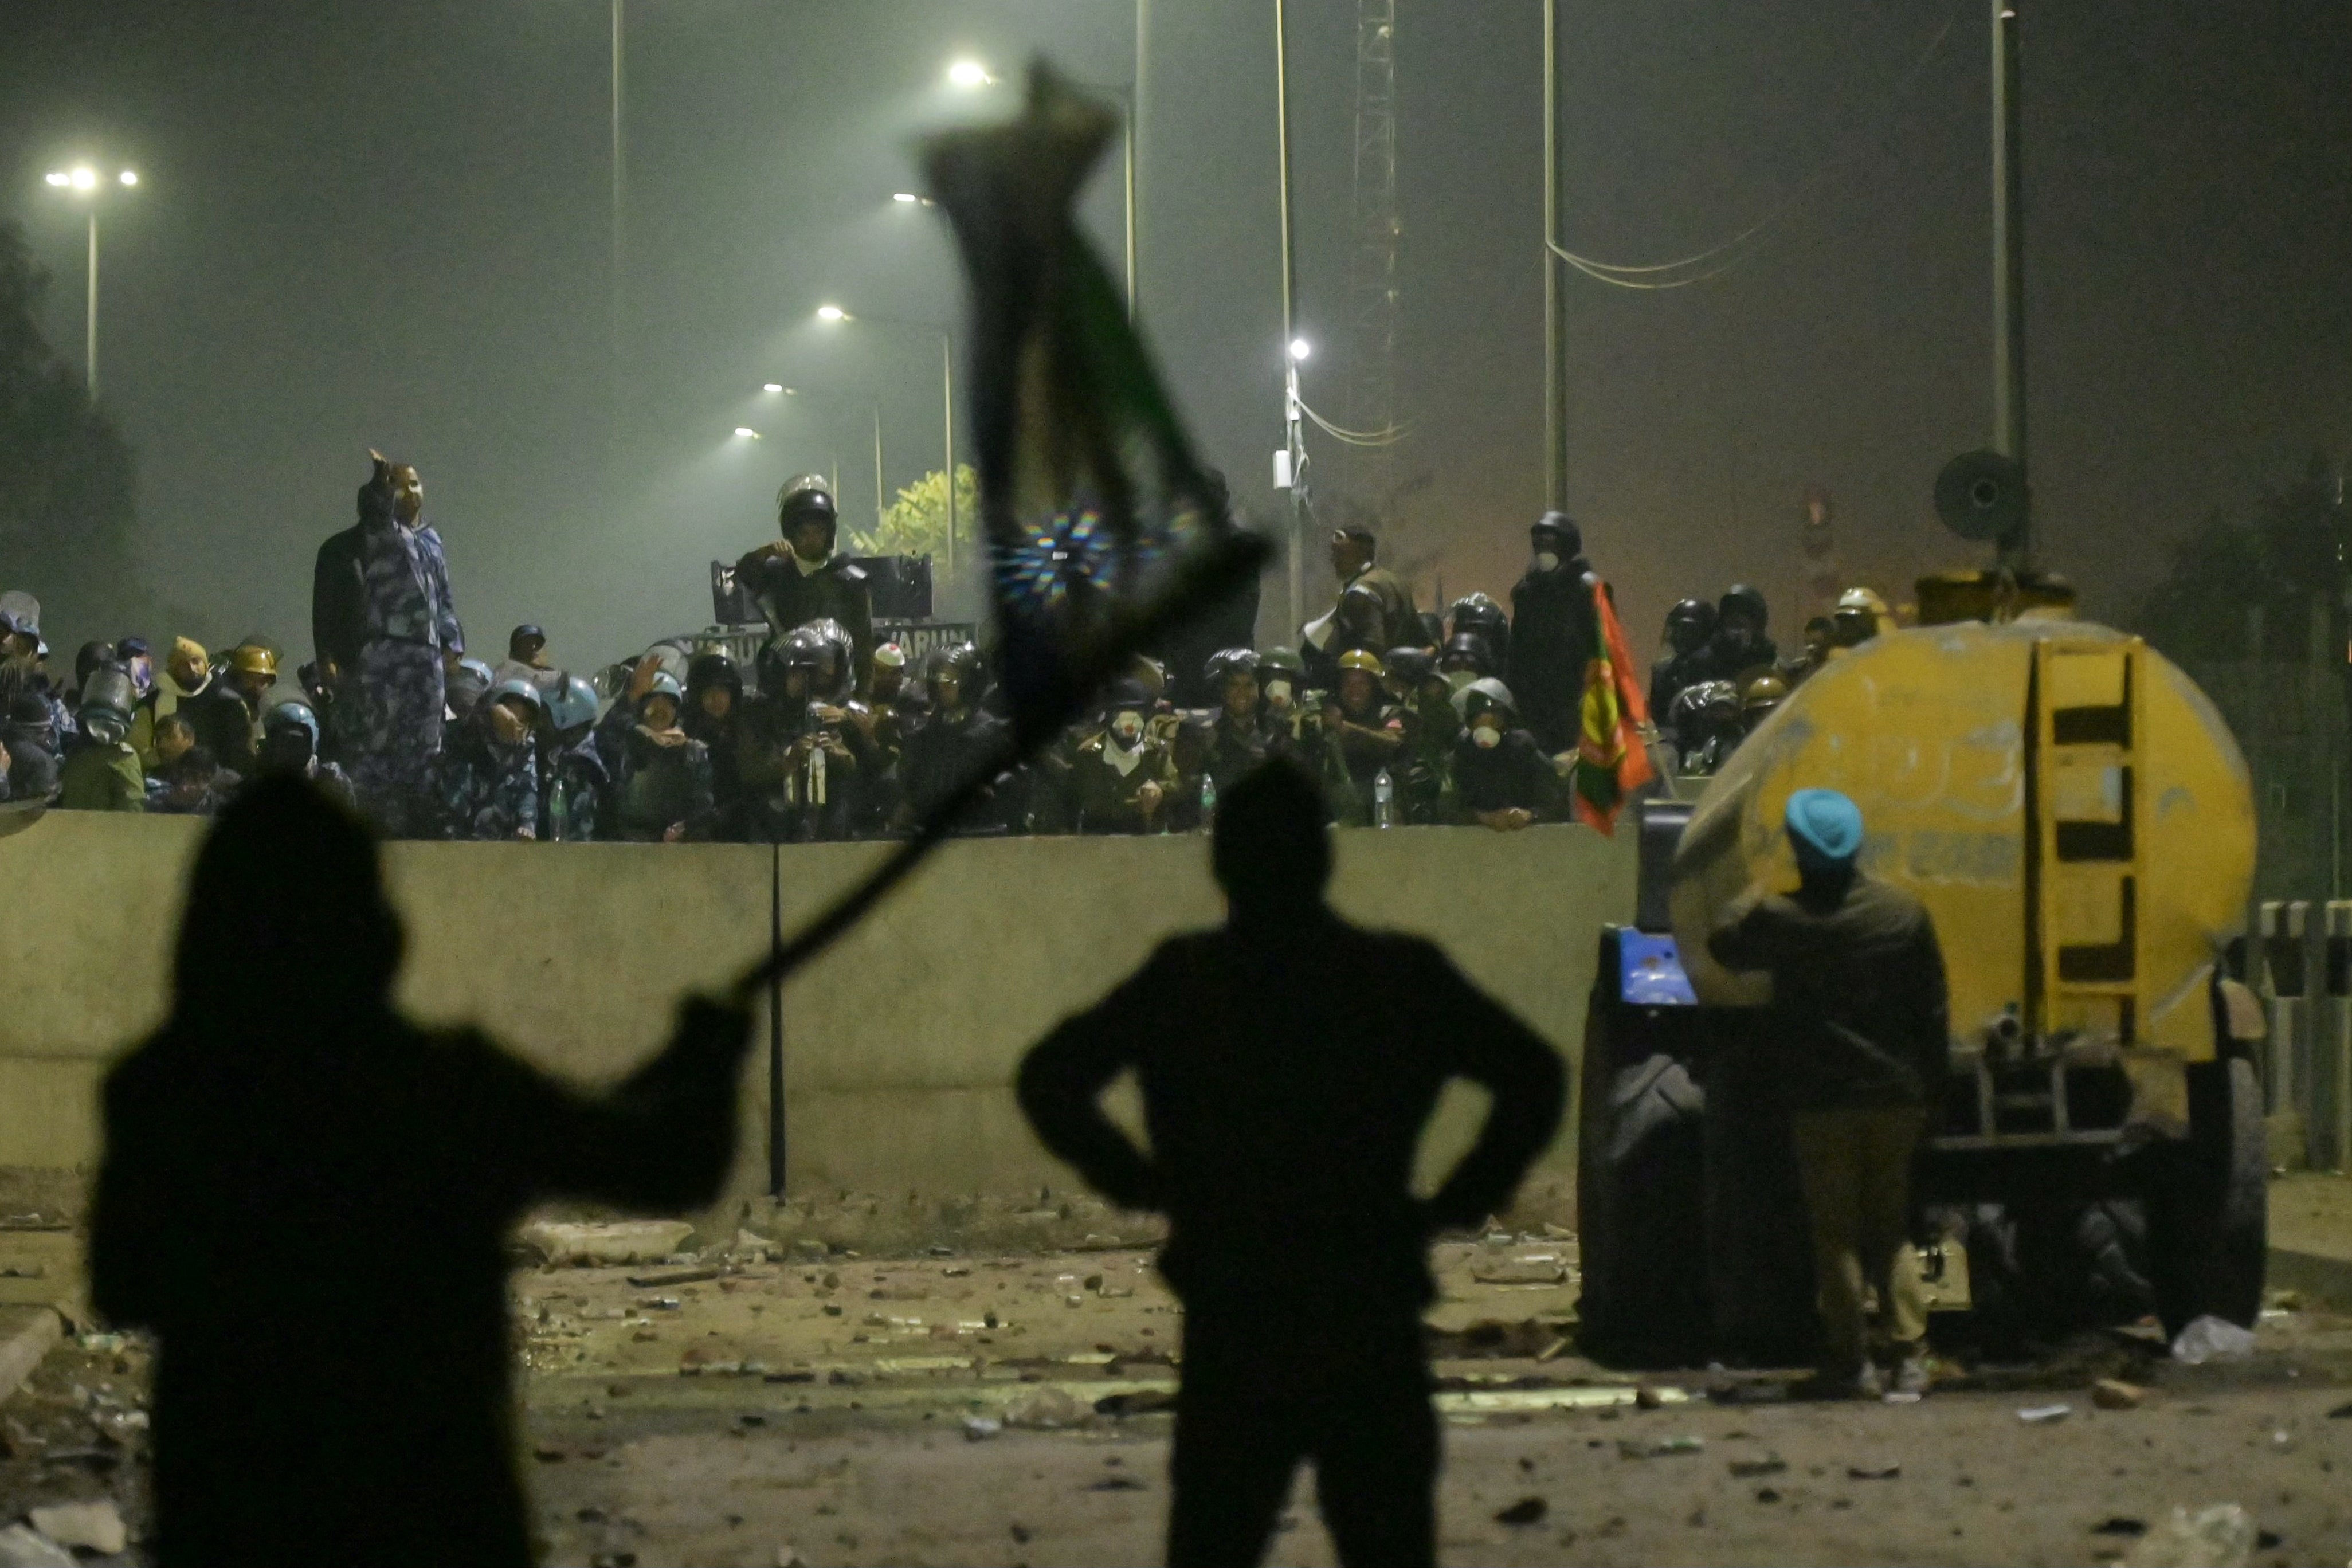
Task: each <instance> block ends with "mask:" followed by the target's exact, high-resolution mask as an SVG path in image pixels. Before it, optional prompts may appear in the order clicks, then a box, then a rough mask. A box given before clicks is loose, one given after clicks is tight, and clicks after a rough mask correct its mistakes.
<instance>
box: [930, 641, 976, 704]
mask: <svg viewBox="0 0 2352 1568" xmlns="http://www.w3.org/2000/svg"><path fill="white" fill-rule="evenodd" d="M923 685H924V688H925V689H927V690H928V691H929V693H930V698H931V701H932V703H933V705H935V706H936V707H937V708H938V709H939V710H940V712H942V713H946V714H950V715H954V714H960V713H964V712H968V711H970V710H972V709H975V708H978V707H979V706H980V700H981V698H982V696H984V695H985V694H986V692H987V689H988V664H987V661H986V660H985V659H983V658H981V656H980V649H978V648H977V647H973V646H972V645H971V644H970V643H968V642H963V643H958V644H956V645H955V646H954V647H948V648H941V649H940V651H939V652H938V653H937V654H935V655H934V656H933V657H932V658H931V665H930V668H929V670H927V671H926V672H925V673H924V676H923ZM950 692H952V693H953V697H952V700H950V695H949V693H950Z"/></svg>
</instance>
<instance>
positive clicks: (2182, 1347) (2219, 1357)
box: [2172, 1312, 2254, 1366]
mask: <svg viewBox="0 0 2352 1568" xmlns="http://www.w3.org/2000/svg"><path fill="white" fill-rule="evenodd" d="M2253 1353H2254V1331H2253V1330H2252V1329H2242V1328H2240V1327H2239V1326H2238V1325H2237V1324H2235V1323H2233V1322H2231V1321H2229V1320H2227V1319H2226V1318H2217V1317H2214V1316H2213V1315H2212V1314H2210V1312H2209V1313H2207V1314H2206V1315H2205V1316H2204V1317H2201V1318H2196V1319H2192V1320H2191V1321H2189V1326H2188V1327H2187V1328H2185V1329H2183V1330H2181V1331H2180V1334H2179V1338H2177V1339H2175V1340H2174V1341H2173V1342H2172V1359H2173V1360H2175V1361H2177V1362H2179V1363H2180V1364H2181V1365H2183V1366H2203V1365H2204V1364H2205V1363H2207V1362H2231V1361H2244V1360H2245V1359H2246V1358H2247V1357H2249V1356H2251V1355H2252V1354H2253Z"/></svg>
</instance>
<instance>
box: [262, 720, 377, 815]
mask: <svg viewBox="0 0 2352 1568" xmlns="http://www.w3.org/2000/svg"><path fill="white" fill-rule="evenodd" d="M326 733H327V727H326V725H325V724H324V723H322V722H320V719H319V710H317V709H315V708H313V707H311V706H310V704H309V703H308V702H304V701H300V700H288V701H284V702H280V703H279V704H278V706H277V707H275V708H272V709H271V710H269V712H268V716H267V717H266V718H264V719H263V720H262V721H261V750H260V753H259V755H258V758H257V765H258V767H259V769H260V771H261V772H262V773H290V774H292V775H293V776H294V777H296V778H300V779H308V780H310V782H311V783H312V784H317V785H319V787H320V788H321V789H323V790H325V791H326V792H327V793H328V795H331V796H332V797H333V798H334V799H335V801H336V802H337V803H338V804H340V805H344V806H349V807H353V808H356V806H357V804H358V803H357V801H356V800H355V799H354V797H353V795H352V781H351V777H350V775H349V774H347V773H344V772H343V770H342V769H341V767H339V766H338V765H336V764H335V763H331V762H328V761H326V760H325V759H324V758H323V757H321V756H320V754H319V752H320V746H321V745H322V744H323V743H324V742H325V740H326Z"/></svg>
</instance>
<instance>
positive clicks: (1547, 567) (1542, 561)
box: [1536, 550, 1559, 572]
mask: <svg viewBox="0 0 2352 1568" xmlns="http://www.w3.org/2000/svg"><path fill="white" fill-rule="evenodd" d="M1558 567H1559V556H1557V555H1554V554H1553V553H1552V552H1550V551H1549V550H1538V551H1537V552H1536V570H1537V571H1538V572H1549V571H1553V570H1555V569H1557V568H1558Z"/></svg>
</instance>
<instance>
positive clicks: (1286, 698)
mask: <svg viewBox="0 0 2352 1568" xmlns="http://www.w3.org/2000/svg"><path fill="white" fill-rule="evenodd" d="M1265 700H1266V703H1267V705H1268V706H1269V707H1274V708H1287V707H1289V706H1290V682H1288V681H1287V680H1269V681H1267V682H1266V683H1265Z"/></svg>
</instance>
